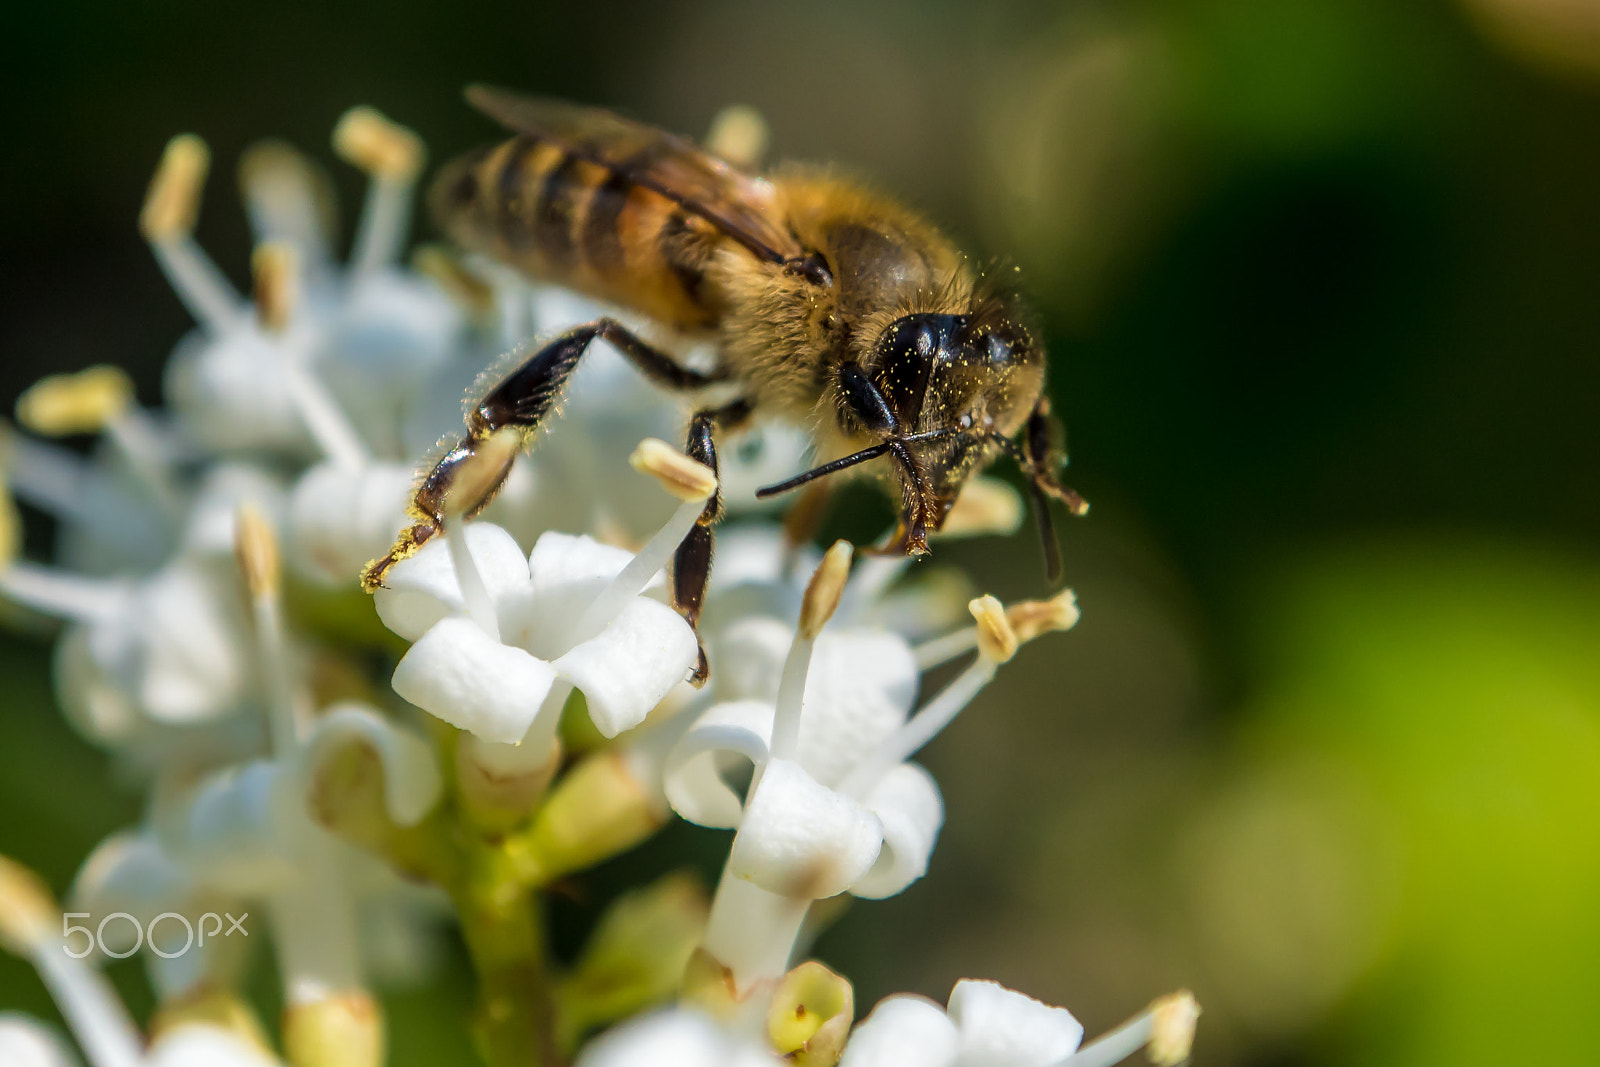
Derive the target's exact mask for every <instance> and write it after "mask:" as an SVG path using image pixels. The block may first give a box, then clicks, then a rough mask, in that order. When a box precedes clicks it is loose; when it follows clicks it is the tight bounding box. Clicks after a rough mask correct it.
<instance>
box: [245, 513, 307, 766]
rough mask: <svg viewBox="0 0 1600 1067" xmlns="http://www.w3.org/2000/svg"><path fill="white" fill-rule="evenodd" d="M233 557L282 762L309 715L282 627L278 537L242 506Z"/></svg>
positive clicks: (276, 749)
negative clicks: (252, 626) (244, 594)
mask: <svg viewBox="0 0 1600 1067" xmlns="http://www.w3.org/2000/svg"><path fill="white" fill-rule="evenodd" d="M233 555H234V559H235V560H236V561H237V562H238V564H239V570H240V572H241V573H242V574H243V575H244V582H245V588H246V590H247V591H248V592H249V594H250V609H251V615H252V616H253V617H254V620H255V631H256V633H255V636H256V656H257V658H258V660H259V663H260V671H261V685H262V688H263V689H264V690H265V695H266V705H267V727H268V730H269V731H270V733H271V735H272V749H273V751H274V752H275V753H276V754H278V755H279V756H283V757H287V756H288V755H289V754H290V753H291V752H293V751H294V750H295V748H296V746H297V745H298V744H299V739H300V738H301V737H302V736H304V734H305V732H306V730H307V729H308V728H309V726H310V717H311V709H310V708H309V707H308V706H306V704H305V702H304V701H303V700H302V699H301V694H300V693H299V692H298V689H297V687H296V686H295V685H294V672H293V665H292V664H291V663H290V660H289V637H288V629H287V627H286V626H285V625H284V621H283V598H282V595H281V594H282V588H281V585H280V581H281V578H282V573H283V568H282V565H281V563H280V562H279V561H280V558H281V554H280V552H279V550H278V535H277V533H276V532H275V531H274V530H273V529H272V526H271V525H270V524H269V523H268V522H267V520H266V519H265V518H263V517H262V515H261V513H260V512H259V511H257V510H256V509H255V508H254V507H252V506H251V505H249V504H245V505H244V506H242V507H241V508H239V510H238V511H237V512H235V514H234V521H233Z"/></svg>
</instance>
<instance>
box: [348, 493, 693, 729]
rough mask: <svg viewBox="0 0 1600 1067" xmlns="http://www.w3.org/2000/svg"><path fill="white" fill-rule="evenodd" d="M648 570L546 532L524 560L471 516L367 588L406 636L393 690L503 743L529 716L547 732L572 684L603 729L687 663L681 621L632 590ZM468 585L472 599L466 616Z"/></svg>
mask: <svg viewBox="0 0 1600 1067" xmlns="http://www.w3.org/2000/svg"><path fill="white" fill-rule="evenodd" d="M679 510H680V511H684V510H688V508H687V507H680V509H679ZM691 518H692V516H691ZM452 543H455V544H456V545H457V550H456V551H454V552H452V547H451V546H452ZM641 560H647V562H644V563H642V564H641V563H640V561H641ZM659 562H660V563H664V562H665V560H664V559H663V560H661V561H659ZM660 569H661V568H660V565H659V563H657V562H656V561H654V559H653V557H647V556H646V555H645V554H644V553H641V555H640V556H638V557H635V556H632V555H630V554H629V553H627V552H625V551H623V550H621V549H616V548H611V547H609V546H607V545H602V544H600V543H599V542H597V541H594V540H593V539H592V538H588V537H572V536H568V535H566V534H555V533H551V534H545V535H544V536H543V537H541V538H540V539H539V541H538V543H537V544H535V545H534V549H533V552H532V553H531V554H530V555H529V556H528V557H527V558H526V559H524V558H523V556H522V551H521V549H520V548H519V547H518V546H517V543H516V541H515V540H514V539H513V538H512V537H511V535H510V534H508V533H506V532H505V531H504V530H502V529H500V528H499V527H498V526H493V525H490V524H488V523H481V522H480V523H472V524H470V525H468V526H466V527H465V529H464V531H459V530H458V531H455V532H451V533H450V534H448V535H447V536H445V537H441V538H438V539H436V540H434V541H432V542H430V543H428V544H427V545H424V546H423V548H422V549H421V550H420V551H418V552H417V553H416V554H415V555H414V556H412V557H411V558H410V559H406V560H402V561H401V562H399V563H397V564H395V566H394V567H393V568H392V569H391V570H390V571H389V573H388V575H387V576H386V577H385V584H386V586H387V588H385V589H380V590H379V591H378V593H377V594H376V600H377V607H378V614H379V616H380V617H381V618H382V619H383V621H384V623H385V624H386V625H387V626H388V627H389V628H390V629H391V630H393V631H394V632H396V633H398V634H400V635H401V636H402V637H405V638H408V639H410V640H411V641H413V642H414V643H413V644H412V646H411V649H410V651H409V652H407V653H406V655H405V657H404V658H403V659H401V661H400V664H399V666H398V667H396V668H395V674H394V687H395V692H397V693H399V694H400V695H401V696H402V697H405V698H406V699H407V700H409V701H411V702H412V703H413V704H416V705H417V706H418V707H420V708H422V709H423V710H425V711H427V712H430V713H431V714H433V715H436V716H438V717H439V718H441V719H444V720H445V721H446V722H449V723H451V724H452V725H455V726H457V727H459V728H461V729H463V730H467V731H469V732H471V733H473V734H475V735H476V736H478V737H479V738H482V739H484V740H487V741H494V742H501V743H506V744H516V743H518V742H521V741H523V740H524V738H525V737H527V736H528V735H529V733H530V731H532V730H533V729H534V727H535V721H536V720H537V719H541V718H543V719H544V722H543V723H542V724H541V735H542V732H543V731H548V732H550V736H553V731H554V728H555V725H556V724H555V718H556V716H557V715H559V712H560V704H561V703H564V702H565V696H566V692H567V691H568V688H569V687H572V688H577V689H578V690H580V691H581V692H582V693H583V694H584V696H585V698H586V699H587V702H588V708H589V716H590V718H591V719H592V720H593V721H594V723H595V726H596V728H598V729H599V730H600V732H601V733H602V734H604V735H605V736H607V737H614V736H616V735H617V734H618V733H620V732H622V731H623V730H627V729H629V728H631V727H633V726H636V725H638V724H639V723H640V722H642V721H643V720H644V717H645V716H646V715H647V714H648V713H649V712H650V709H651V708H653V707H655V705H656V704H657V703H659V702H660V701H661V699H662V697H664V696H666V694H667V692H668V691H669V690H670V689H671V688H672V687H673V686H675V685H677V684H678V683H679V682H680V681H682V680H683V678H684V676H685V675H686V674H687V673H688V671H689V670H690V668H692V667H693V666H694V663H695V657H696V654H697V653H696V644H695V638H694V633H693V631H692V630H690V628H689V625H688V624H687V623H685V622H684V621H683V619H682V618H680V617H679V616H678V614H677V613H676V612H675V611H673V610H672V609H671V608H670V607H668V606H667V605H665V604H663V603H661V602H660V601H658V600H654V599H651V598H649V597H647V596H644V595H642V594H643V592H644V590H645V588H646V587H647V584H648V583H650V582H652V581H653V580H654V579H655V577H656V574H657V573H658V572H659V571H660ZM475 586H480V587H481V589H482V591H483V594H484V597H485V599H484V602H483V605H482V608H481V609H480V610H479V611H478V612H476V613H475V612H474V611H473V610H472V608H473V605H472V604H471V603H469V594H470V591H471V590H472V589H473V588H474V587H475ZM464 588H465V589H467V590H468V591H469V592H468V593H464V592H463V589H464ZM552 694H554V695H555V696H558V697H559V698H560V701H559V702H558V701H557V700H555V699H552ZM541 709H547V710H546V711H545V714H544V715H543V716H541ZM534 747H535V749H537V750H538V751H540V752H542V751H543V749H542V748H540V747H539V746H538V745H535V746H534Z"/></svg>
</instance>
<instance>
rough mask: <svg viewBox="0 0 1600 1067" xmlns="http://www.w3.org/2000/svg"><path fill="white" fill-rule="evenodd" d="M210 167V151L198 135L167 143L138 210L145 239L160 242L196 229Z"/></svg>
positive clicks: (179, 137)
mask: <svg viewBox="0 0 1600 1067" xmlns="http://www.w3.org/2000/svg"><path fill="white" fill-rule="evenodd" d="M210 169H211V151H210V149H208V148H207V147H206V143H205V142H204V141H202V140H201V139H200V138H199V137H197V136H195V135H194V134H192V133H184V134H179V135H178V136H177V137H174V138H173V139H172V140H170V141H168V142H167V147H166V151H164V152H162V153H161V162H160V163H159V164H158V165H157V166H156V173H155V177H153V178H152V179H151V180H150V191H149V192H147V193H146V194H145V198H144V209H143V210H142V211H141V212H140V213H139V229H140V230H141V231H142V232H143V233H144V237H145V240H147V241H150V242H151V243H152V244H160V243H162V242H164V241H170V240H173V239H175V238H178V237H186V236H188V235H189V234H190V233H192V232H193V231H194V221H195V217H196V216H197V215H198V214H199V213H200V193H201V190H202V189H203V188H204V186H205V183H206V172H207V171H208V170H210Z"/></svg>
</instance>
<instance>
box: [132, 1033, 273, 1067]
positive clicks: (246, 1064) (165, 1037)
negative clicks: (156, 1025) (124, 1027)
mask: <svg viewBox="0 0 1600 1067" xmlns="http://www.w3.org/2000/svg"><path fill="white" fill-rule="evenodd" d="M144 1063H145V1067H279V1061H278V1060H276V1059H274V1058H272V1057H271V1056H269V1055H267V1054H266V1053H265V1052H263V1051H261V1049H260V1048H258V1047H257V1046H255V1045H253V1044H251V1043H250V1042H248V1041H246V1040H245V1039H244V1038H242V1037H239V1036H238V1035H237V1034H234V1033H231V1032H229V1031H227V1030H224V1029H222V1028H221V1027H219V1026H212V1025H210V1024H209V1023H184V1024H181V1025H179V1026H175V1027H173V1028H172V1029H171V1030H168V1031H166V1032H164V1033H162V1034H161V1035H160V1036H159V1037H157V1038H156V1040H155V1043H154V1044H153V1045H151V1046H150V1051H149V1053H148V1054H147V1055H146V1056H145V1059H144Z"/></svg>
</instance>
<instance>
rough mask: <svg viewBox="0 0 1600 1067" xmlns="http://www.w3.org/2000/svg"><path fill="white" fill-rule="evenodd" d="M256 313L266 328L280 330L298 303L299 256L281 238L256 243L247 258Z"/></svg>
mask: <svg viewBox="0 0 1600 1067" xmlns="http://www.w3.org/2000/svg"><path fill="white" fill-rule="evenodd" d="M250 269H251V273H252V275H253V282H254V286H253V292H252V294H251V295H252V298H253V299H254V300H255V305H256V316H257V317H258V318H259V319H260V320H261V325H262V326H263V327H264V328H266V329H268V330H273V331H277V330H282V329H283V328H284V327H286V326H288V325H289V320H290V319H291V318H293V317H294V309H295V306H296V305H297V304H299V302H300V255H299V253H298V252H296V251H295V249H294V246H293V245H290V244H285V243H283V242H282V241H268V242H266V243H265V244H262V245H258V246H257V247H256V250H255V252H254V253H253V254H252V255H251V257H250Z"/></svg>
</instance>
